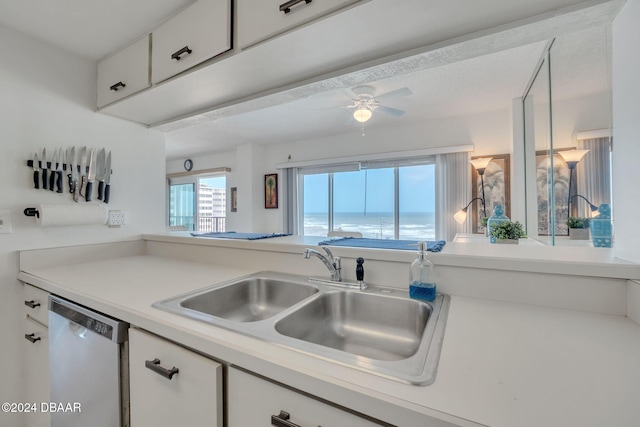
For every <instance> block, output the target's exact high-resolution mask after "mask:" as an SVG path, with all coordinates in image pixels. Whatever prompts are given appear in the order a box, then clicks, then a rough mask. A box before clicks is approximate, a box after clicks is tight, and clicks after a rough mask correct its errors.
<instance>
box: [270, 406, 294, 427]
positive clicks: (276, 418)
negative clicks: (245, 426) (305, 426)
mask: <svg viewBox="0 0 640 427" xmlns="http://www.w3.org/2000/svg"><path fill="white" fill-rule="evenodd" d="M289 418H291V416H290V415H289V413H288V412H285V411H283V410H280V414H279V415H271V425H272V426H274V427H300V426H299V425H298V424H294V423H292V422H291V421H289Z"/></svg>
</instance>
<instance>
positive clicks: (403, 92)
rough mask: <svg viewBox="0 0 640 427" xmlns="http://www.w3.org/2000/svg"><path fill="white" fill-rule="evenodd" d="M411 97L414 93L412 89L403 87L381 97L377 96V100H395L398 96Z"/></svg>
mask: <svg viewBox="0 0 640 427" xmlns="http://www.w3.org/2000/svg"><path fill="white" fill-rule="evenodd" d="M409 95H413V92H411V89H409V88H408V87H403V88H400V89H396V90H392V91H391V92H387V93H383V94H381V95H376V99H378V100H380V99H384V98H394V97H396V96H409Z"/></svg>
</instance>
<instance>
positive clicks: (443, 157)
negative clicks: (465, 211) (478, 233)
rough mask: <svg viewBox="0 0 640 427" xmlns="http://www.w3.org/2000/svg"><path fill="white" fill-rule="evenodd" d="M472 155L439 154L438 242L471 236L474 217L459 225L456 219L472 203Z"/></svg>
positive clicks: (437, 186) (437, 169) (437, 188)
mask: <svg viewBox="0 0 640 427" xmlns="http://www.w3.org/2000/svg"><path fill="white" fill-rule="evenodd" d="M469 171H470V166H469V153H468V152H462V153H447V154H438V155H437V159H436V206H437V209H436V210H437V212H436V239H442V240H446V241H449V242H450V241H452V240H453V238H454V237H455V235H456V233H471V231H472V230H471V220H472V215H467V220H466V221H465V222H464V224H462V225H461V224H458V223H457V222H456V220H455V219H454V218H453V215H454V214H455V213H456V212H457V211H458V210H460V209H461V208H463V207H465V206H466V205H467V203H469V201H470V200H471V184H470V182H471V178H470V173H469Z"/></svg>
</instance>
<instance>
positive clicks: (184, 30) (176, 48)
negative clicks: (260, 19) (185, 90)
mask: <svg viewBox="0 0 640 427" xmlns="http://www.w3.org/2000/svg"><path fill="white" fill-rule="evenodd" d="M230 2H231V0H198V1H196V2H195V3H194V4H192V5H191V6H189V7H188V8H186V9H185V10H183V11H182V12H180V13H179V14H178V15H176V16H174V17H173V18H171V19H169V20H168V21H167V22H165V23H164V24H162V25H161V26H160V27H158V28H157V29H156V30H154V31H153V33H152V38H153V43H152V45H153V48H152V55H151V76H152V77H151V81H152V82H153V83H154V84H155V83H158V82H161V81H163V80H166V79H168V78H169V77H173V76H175V75H176V74H178V73H181V72H182V71H184V70H187V69H189V68H191V67H193V66H194V65H197V64H199V63H201V62H203V61H205V60H207V59H209V58H212V57H214V56H216V55H219V54H221V53H222V52H226V51H227V50H229V49H231V3H230Z"/></svg>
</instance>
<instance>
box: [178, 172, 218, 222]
mask: <svg viewBox="0 0 640 427" xmlns="http://www.w3.org/2000/svg"><path fill="white" fill-rule="evenodd" d="M226 200H227V192H226V177H225V176H212V175H191V176H185V177H179V178H172V179H170V180H169V226H172V227H175V226H179V227H180V226H181V227H186V229H187V230H190V231H199V232H212V231H225V218H226V210H227V207H226V206H227V204H226Z"/></svg>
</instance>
